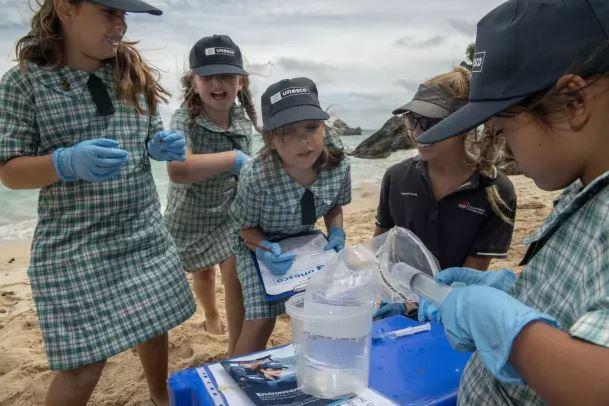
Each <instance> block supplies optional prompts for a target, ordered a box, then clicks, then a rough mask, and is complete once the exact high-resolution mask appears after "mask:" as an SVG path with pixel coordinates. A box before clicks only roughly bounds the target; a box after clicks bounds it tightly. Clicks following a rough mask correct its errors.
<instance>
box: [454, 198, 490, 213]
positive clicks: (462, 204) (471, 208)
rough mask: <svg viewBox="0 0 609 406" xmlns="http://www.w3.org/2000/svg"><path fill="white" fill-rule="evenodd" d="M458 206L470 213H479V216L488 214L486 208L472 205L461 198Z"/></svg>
mask: <svg viewBox="0 0 609 406" xmlns="http://www.w3.org/2000/svg"><path fill="white" fill-rule="evenodd" d="M457 206H459V208H460V209H463V210H467V211H469V212H470V213H474V214H477V215H479V216H485V215H486V210H484V209H482V208H480V207H475V206H472V205H471V204H470V203H469V202H468V201H466V200H461V201H460V202H459V203H457Z"/></svg>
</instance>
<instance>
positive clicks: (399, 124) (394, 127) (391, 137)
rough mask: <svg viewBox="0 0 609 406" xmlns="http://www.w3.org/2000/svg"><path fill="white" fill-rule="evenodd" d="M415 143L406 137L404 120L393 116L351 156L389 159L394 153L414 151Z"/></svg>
mask: <svg viewBox="0 0 609 406" xmlns="http://www.w3.org/2000/svg"><path fill="white" fill-rule="evenodd" d="M414 146H415V145H414V143H413V142H412V141H411V140H410V138H409V137H408V136H407V135H406V128H405V127H404V120H403V119H402V118H401V117H398V116H393V117H391V118H390V119H389V120H387V121H386V122H385V124H383V127H381V129H380V130H378V131H377V132H375V133H374V134H372V135H371V136H370V137H368V138H366V139H365V140H364V141H363V142H362V143H361V144H359V145H358V146H357V148H355V149H354V150H353V151H352V152H351V154H350V155H353V156H355V157H358V158H368V159H378V158H387V157H388V156H389V155H390V154H391V153H392V152H393V151H398V150H400V149H412V148H414Z"/></svg>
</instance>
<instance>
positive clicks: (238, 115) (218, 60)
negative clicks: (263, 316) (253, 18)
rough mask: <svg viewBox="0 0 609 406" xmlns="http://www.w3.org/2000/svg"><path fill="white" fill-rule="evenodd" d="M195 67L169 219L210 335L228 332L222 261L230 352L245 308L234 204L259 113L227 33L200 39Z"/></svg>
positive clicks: (181, 117)
mask: <svg viewBox="0 0 609 406" xmlns="http://www.w3.org/2000/svg"><path fill="white" fill-rule="evenodd" d="M190 69H191V70H190V71H189V72H188V73H187V74H186V75H185V76H184V77H183V78H182V85H183V87H184V102H183V104H182V106H181V107H180V108H179V109H178V110H177V111H176V112H175V113H174V114H173V117H172V118H171V124H170V128H171V129H172V130H173V131H176V132H179V133H183V134H186V140H187V144H188V145H187V150H186V160H185V161H184V162H171V163H169V164H168V171H169V177H170V178H171V180H172V183H171V185H170V188H169V193H168V198H167V209H166V210H165V220H166V222H167V227H168V228H169V231H170V232H171V234H172V235H173V237H174V239H175V241H176V243H177V245H178V251H179V253H180V258H181V260H182V265H183V267H184V270H186V271H187V272H190V273H192V275H193V285H194V292H195V295H196V296H197V298H198V299H199V301H200V302H201V304H202V305H203V309H204V311H205V324H204V326H205V329H206V330H207V331H208V332H209V333H212V334H222V333H223V329H222V324H221V322H220V315H219V313H218V308H217V306H216V287H215V279H216V278H215V275H216V264H220V271H221V272H222V281H223V283H224V289H225V307H226V317H227V319H228V336H229V346H228V353H229V355H230V354H232V353H233V350H234V348H235V344H236V342H237V337H239V333H240V331H241V326H242V325H243V314H244V310H243V297H242V295H241V285H240V284H239V279H238V278H237V271H236V265H235V257H234V253H235V235H236V234H237V233H238V228H237V227H236V226H235V225H234V224H233V223H232V222H231V221H230V218H229V216H228V209H229V207H230V205H231V203H232V201H233V199H234V198H235V194H236V193H237V175H238V174H239V171H240V169H241V166H243V164H244V163H245V162H246V161H247V160H249V156H248V155H247V154H249V153H250V148H251V136H252V135H251V134H252V122H253V123H254V124H255V123H256V111H255V109H254V103H253V101H252V98H251V94H250V91H249V86H248V79H247V72H246V71H245V70H244V69H243V59H242V56H241V51H240V49H239V47H238V46H237V45H236V44H235V43H234V42H233V41H232V40H231V39H230V38H229V37H228V36H226V35H214V36H210V37H205V38H202V39H200V40H199V41H198V42H197V43H196V44H195V46H194V47H193V48H192V50H191V51H190ZM236 99H238V100H239V103H240V105H237V104H236V103H235V100H236ZM246 112H247V116H249V120H248V117H247V116H246ZM250 120H251V121H250Z"/></svg>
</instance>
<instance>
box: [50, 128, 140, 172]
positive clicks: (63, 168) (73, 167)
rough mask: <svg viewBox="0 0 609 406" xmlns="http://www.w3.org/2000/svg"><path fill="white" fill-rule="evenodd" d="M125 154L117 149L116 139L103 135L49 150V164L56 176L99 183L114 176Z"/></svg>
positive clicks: (125, 158)
mask: <svg viewBox="0 0 609 406" xmlns="http://www.w3.org/2000/svg"><path fill="white" fill-rule="evenodd" d="M128 157H129V153H128V152H127V151H125V150H124V149H120V148H118V142H116V141H114V140H109V139H106V138H99V139H95V140H88V141H81V142H79V143H78V144H76V145H74V146H72V147H69V148H59V149H57V150H56V151H55V152H53V155H52V158H53V166H54V167H55V172H57V176H59V179H61V180H63V181H66V182H70V181H75V180H77V179H82V180H86V181H88V182H103V181H105V180H108V179H116V178H118V176H119V172H120V170H121V167H122V166H123V165H124V164H125V162H127V158H128Z"/></svg>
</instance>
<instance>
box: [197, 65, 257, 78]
mask: <svg viewBox="0 0 609 406" xmlns="http://www.w3.org/2000/svg"><path fill="white" fill-rule="evenodd" d="M192 71H193V72H194V73H196V74H197V75H199V76H213V75H243V76H247V75H248V73H247V72H246V71H244V70H243V68H240V67H238V66H235V65H222V64H212V65H204V66H197V67H196V68H192Z"/></svg>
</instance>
